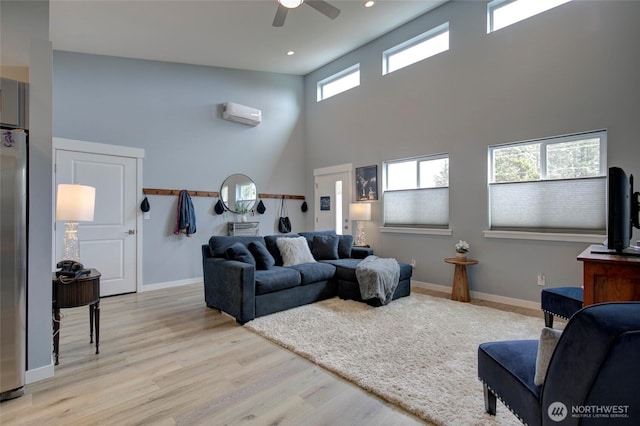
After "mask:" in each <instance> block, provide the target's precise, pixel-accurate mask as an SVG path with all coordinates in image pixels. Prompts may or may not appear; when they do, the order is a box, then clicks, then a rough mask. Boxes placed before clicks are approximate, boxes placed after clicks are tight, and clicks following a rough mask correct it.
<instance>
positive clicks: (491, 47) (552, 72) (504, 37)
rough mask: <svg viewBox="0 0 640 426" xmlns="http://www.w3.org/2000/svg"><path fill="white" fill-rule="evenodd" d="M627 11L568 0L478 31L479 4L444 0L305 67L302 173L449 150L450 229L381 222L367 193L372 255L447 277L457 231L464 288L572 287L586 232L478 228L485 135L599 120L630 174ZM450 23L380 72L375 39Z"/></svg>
mask: <svg viewBox="0 0 640 426" xmlns="http://www.w3.org/2000/svg"><path fill="white" fill-rule="evenodd" d="M638 19H640V2H620V1H615V2H604V1H589V2H586V1H577V2H571V3H569V4H566V5H563V6H560V7H558V8H556V9H553V10H550V11H547V12H545V13H543V14H541V15H538V16H535V17H532V18H530V19H528V20H526V21H523V22H520V23H518V24H515V25H513V26H511V27H508V28H505V29H502V30H500V31H497V32H495V33H492V34H486V2H470V1H455V2H451V3H447V4H445V5H443V6H441V7H439V8H438V9H436V10H434V11H432V12H431V13H428V14H426V15H424V16H422V17H420V18H418V19H416V20H414V21H412V22H410V23H408V24H406V25H404V26H402V27H400V28H399V29H397V30H395V31H393V32H391V33H389V34H387V35H386V36H384V37H382V38H380V39H378V40H376V41H374V42H372V43H370V44H368V45H366V46H364V47H362V48H360V49H357V50H355V51H354V52H352V53H350V54H348V55H346V56H344V57H342V58H340V59H338V60H336V61H334V62H333V63H331V64H328V65H326V66H325V67H323V68H321V69H319V70H317V71H315V72H314V73H312V74H310V75H308V76H307V77H306V79H305V112H306V117H307V126H306V130H307V133H306V141H307V166H308V167H307V168H308V173H311V170H312V169H314V168H318V167H327V166H332V165H336V164H343V163H347V162H353V164H354V166H355V167H359V166H366V165H370V164H378V165H379V166H381V164H382V162H383V161H384V160H392V159H399V158H405V157H412V156H418V155H426V154H436V153H442V152H448V153H449V155H450V212H451V213H450V226H451V228H452V230H453V235H452V236H446V237H443V236H428V235H404V234H387V233H385V234H381V233H380V232H379V231H378V226H380V225H381V223H382V203H381V202H378V203H375V204H374V205H373V216H374V223H371V224H369V226H368V227H367V232H368V239H369V241H370V242H371V244H372V245H373V247H374V248H375V250H376V251H377V253H378V254H380V255H383V256H393V257H397V258H398V259H400V260H403V261H410V260H411V259H412V258H414V259H416V262H417V268H416V270H415V272H414V278H415V279H417V280H419V281H423V282H428V283H435V284H441V285H450V283H451V279H452V274H453V269H452V267H451V265H448V264H445V263H444V262H443V258H445V257H450V256H452V255H453V252H454V248H453V245H454V244H455V242H456V241H457V240H458V239H464V240H467V241H469V242H470V244H471V252H470V255H471V256H472V257H473V258H476V259H478V260H479V261H480V264H479V265H477V266H474V267H471V268H470V269H469V272H470V280H471V289H472V290H476V291H480V292H485V293H490V294H495V295H501V296H506V297H513V298H519V299H525V300H531V301H537V300H539V292H540V287H538V286H537V284H536V282H537V274H538V273H544V274H546V278H547V286H560V285H581V283H582V272H581V271H582V269H581V268H582V265H581V264H580V263H579V262H577V261H576V255H578V254H579V253H580V252H582V250H583V249H584V248H585V247H586V246H587V244H586V243H568V242H546V241H525V240H506V239H487V238H484V236H483V233H482V232H483V231H484V230H486V229H487V214H486V212H487V179H486V176H487V161H486V158H487V147H488V146H489V145H491V144H497V143H505V142H513V141H521V140H527V139H533V138H540V137H546V136H554V135H563V134H567V133H572V132H581V131H586V130H594V129H601V128H606V129H608V164H609V165H618V166H620V167H622V168H623V169H625V171H627V172H628V173H634V174H636V176H640V143H639V140H640V120H639V119H638V113H639V110H638V99H640V83H639V79H638V70H639V69H640V49H639V48H638V40H640V26H639V25H638ZM447 21H449V22H450V32H451V39H450V50H449V51H448V52H446V53H443V54H440V55H438V56H436V57H433V58H429V59H427V60H425V61H422V62H420V63H417V64H414V65H412V66H410V67H407V68H404V69H402V70H399V71H396V72H394V73H392V74H389V75H386V76H382V75H381V68H382V67H381V57H382V51H384V50H385V49H388V48H389V47H392V46H394V45H396V44H398V43H399V42H402V41H404V40H406V39H408V38H410V37H412V36H415V35H417V34H420V33H422V32H424V31H427V30H429V29H431V28H433V27H435V26H437V25H440V24H442V23H444V22H447ZM358 62H359V63H360V73H361V83H360V86H359V87H357V88H355V89H352V90H350V91H348V92H346V93H343V94H340V95H338V96H335V97H333V98H330V99H328V100H326V101H323V102H320V103H317V102H316V100H315V98H316V97H315V94H316V83H317V81H318V80H321V79H323V78H325V77H327V76H329V75H331V74H333V73H335V72H336V71H339V70H342V69H344V68H346V67H348V66H351V65H353V64H355V63H358ZM307 194H313V186H312V184H311V183H310V182H309V181H308V185H307ZM635 235H636V238H637V235H638V234H637V232H636V234H635Z"/></svg>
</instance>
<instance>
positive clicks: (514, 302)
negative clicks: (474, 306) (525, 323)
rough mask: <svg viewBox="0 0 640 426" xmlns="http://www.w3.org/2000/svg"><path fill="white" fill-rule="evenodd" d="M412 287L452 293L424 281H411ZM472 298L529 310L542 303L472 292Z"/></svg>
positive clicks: (443, 286)
mask: <svg viewBox="0 0 640 426" xmlns="http://www.w3.org/2000/svg"><path fill="white" fill-rule="evenodd" d="M411 286H413V287H420V288H424V289H427V290H433V291H439V292H441V293H449V294H450V293H451V287H449V286H445V285H439V284H431V283H425V282H422V281H415V280H411ZM469 294H470V296H471V297H473V298H474V299H481V300H486V301H488V302H496V303H502V304H504V305H510V306H517V307H520V308H527V309H534V310H538V309H540V302H532V301H530V300H523V299H515V298H513V297H505V296H498V295H495V294H491V293H482V292H479V291H470V292H469Z"/></svg>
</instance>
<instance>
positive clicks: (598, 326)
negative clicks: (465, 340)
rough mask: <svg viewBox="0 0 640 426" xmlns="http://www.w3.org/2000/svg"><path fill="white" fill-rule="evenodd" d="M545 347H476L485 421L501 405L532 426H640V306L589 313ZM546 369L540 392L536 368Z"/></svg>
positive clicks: (529, 343) (524, 343)
mask: <svg viewBox="0 0 640 426" xmlns="http://www.w3.org/2000/svg"><path fill="white" fill-rule="evenodd" d="M545 331H552V332H553V330H545ZM555 333H559V332H557V331H556V332H555ZM542 335H543V337H544V335H545V333H544V332H543V333H542ZM551 340H553V339H551ZM548 341H549V340H548V339H541V340H540V343H539V341H538V340H513V341H503V342H490V343H483V344H481V345H480V346H479V348H478V376H479V378H480V380H481V381H482V382H483V384H484V393H485V409H486V411H487V412H488V413H490V414H493V415H495V414H496V397H498V398H499V399H500V400H501V401H502V402H504V404H505V405H506V406H507V407H508V408H509V409H510V410H511V411H513V412H514V413H515V414H516V416H517V417H518V418H519V419H520V420H521V421H522V422H523V423H525V424H528V425H578V424H580V425H592V424H598V425H632V424H633V425H638V424H640V302H621V303H603V304H598V305H591V306H587V307H586V308H583V309H581V310H580V311H578V312H577V313H576V314H575V315H574V316H573V317H572V318H571V320H570V321H569V322H568V323H567V325H566V327H565V329H564V331H563V332H562V333H561V334H560V335H559V338H558V339H557V340H556V342H554V343H553V344H551V347H550V348H547V347H546V346H547V343H546V342H548ZM554 345H555V348H554V347H553V346H554ZM539 347H540V349H541V350H540V351H539ZM546 351H548V352H549V354H550V360H549V362H548V364H546V363H545V362H544V359H543V358H544V353H545V352H546ZM539 352H540V354H539ZM536 363H538V365H537V366H536ZM545 366H547V367H548V368H547V370H546V375H545V374H542V375H540V374H539V377H538V378H537V381H538V382H539V381H541V380H543V381H544V382H543V383H542V384H541V385H539V386H538V385H536V384H535V383H534V378H535V376H536V368H538V369H544V367H545ZM542 371H544V370H542ZM539 373H540V371H539Z"/></svg>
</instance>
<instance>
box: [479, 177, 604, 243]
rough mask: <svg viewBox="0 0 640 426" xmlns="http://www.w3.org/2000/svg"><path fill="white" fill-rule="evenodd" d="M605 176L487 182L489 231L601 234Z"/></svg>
mask: <svg viewBox="0 0 640 426" xmlns="http://www.w3.org/2000/svg"><path fill="white" fill-rule="evenodd" d="M606 190H607V178H606V176H604V177H594V178H581V179H560V180H542V181H535V182H511V183H493V184H490V185H489V196H490V203H489V204H490V215H491V218H490V220H491V229H492V230H526V231H538V232H570V233H598V234H599V233H604V232H605V228H606V217H605V215H606V211H605V210H606V209H605V206H606Z"/></svg>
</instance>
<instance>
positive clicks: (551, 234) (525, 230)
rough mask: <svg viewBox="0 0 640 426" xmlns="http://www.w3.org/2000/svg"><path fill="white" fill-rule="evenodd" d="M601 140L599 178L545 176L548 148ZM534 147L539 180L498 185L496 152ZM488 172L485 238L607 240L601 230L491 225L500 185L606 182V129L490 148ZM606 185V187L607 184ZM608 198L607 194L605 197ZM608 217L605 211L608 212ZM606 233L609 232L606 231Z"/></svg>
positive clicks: (599, 241)
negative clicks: (496, 189) (494, 188)
mask: <svg viewBox="0 0 640 426" xmlns="http://www.w3.org/2000/svg"><path fill="white" fill-rule="evenodd" d="M593 138H598V139H599V140H600V142H599V156H600V164H599V170H598V175H597V176H590V177H573V178H548V177H547V176H546V171H547V164H546V163H547V161H546V151H547V147H548V146H549V145H557V144H562V143H570V142H575V141H580V140H585V139H593ZM531 144H540V162H541V164H540V175H541V176H540V179H538V180H522V181H517V180H514V181H508V182H495V179H494V176H495V171H494V167H495V158H494V151H495V150H498V149H501V148H505V147H509V146H524V145H531ZM487 153H488V170H487V202H488V203H487V208H488V210H487V218H488V223H487V225H488V230H486V231H484V235H485V237H488V238H514V239H532V240H545V241H571V242H589V243H601V242H602V239H603V238H605V235H604V234H601V233H600V231H598V232H596V233H594V232H591V231H589V229H588V228H583V229H584V230H585V232H577V231H576V232H574V231H566V232H565V231H561V230H558V229H554V228H547V229H548V230H546V229H544V230H540V229H538V228H536V227H535V226H522V227H515V228H516V229H509V227H504V226H500V225H497V226H496V225H494V224H493V223H492V218H491V211H492V209H493V208H494V204H493V201H492V199H491V196H492V189H491V188H492V186H496V185H497V186H499V185H510V184H511V185H513V184H534V185H535V184H536V182H537V183H539V184H540V185H545V183H544V182H562V181H568V182H579V181H580V180H583V181H584V182H585V184H586V185H588V184H589V183H588V181H593V180H596V179H600V180H601V179H605V180H606V177H607V170H608V166H607V130H606V129H598V130H592V131H586V132H580V133H573V134H567V135H561V136H553V137H547V138H539V139H532V140H526V141H520V142H511V143H505V144H496V145H491V146H489V147H488V150H487ZM605 186H606V185H605ZM605 192H606V189H605ZM605 197H606V194H605ZM602 208H603V209H605V210H606V205H603V206H602ZM605 215H606V212H605ZM605 232H606V231H605Z"/></svg>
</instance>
